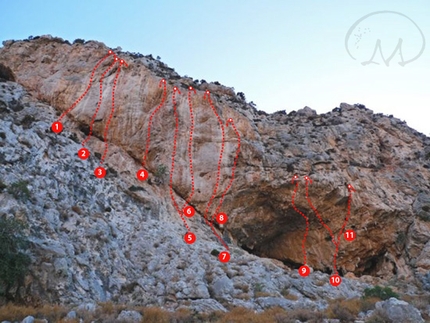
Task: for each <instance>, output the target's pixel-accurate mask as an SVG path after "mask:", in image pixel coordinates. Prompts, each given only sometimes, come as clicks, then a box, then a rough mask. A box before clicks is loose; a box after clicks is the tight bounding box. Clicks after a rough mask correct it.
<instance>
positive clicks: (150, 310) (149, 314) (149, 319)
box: [142, 307, 170, 323]
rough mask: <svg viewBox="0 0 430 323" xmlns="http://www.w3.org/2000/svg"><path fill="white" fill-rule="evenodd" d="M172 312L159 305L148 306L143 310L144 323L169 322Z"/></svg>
mask: <svg viewBox="0 0 430 323" xmlns="http://www.w3.org/2000/svg"><path fill="white" fill-rule="evenodd" d="M169 322H170V314H169V312H167V311H165V310H163V309H162V308H159V307H147V308H145V309H144V310H143V320H142V323H169Z"/></svg>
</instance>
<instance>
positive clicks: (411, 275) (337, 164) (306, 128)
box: [0, 37, 430, 307]
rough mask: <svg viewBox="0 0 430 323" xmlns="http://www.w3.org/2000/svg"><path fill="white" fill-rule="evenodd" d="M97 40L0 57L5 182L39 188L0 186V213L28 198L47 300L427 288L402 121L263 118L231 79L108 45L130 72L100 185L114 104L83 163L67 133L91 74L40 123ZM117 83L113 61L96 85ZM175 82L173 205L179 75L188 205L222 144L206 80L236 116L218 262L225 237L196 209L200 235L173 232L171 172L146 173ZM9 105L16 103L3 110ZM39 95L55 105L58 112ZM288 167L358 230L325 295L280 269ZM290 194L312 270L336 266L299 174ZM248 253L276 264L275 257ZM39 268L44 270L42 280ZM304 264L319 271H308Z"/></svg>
mask: <svg viewBox="0 0 430 323" xmlns="http://www.w3.org/2000/svg"><path fill="white" fill-rule="evenodd" d="M108 50H109V48H107V47H106V46H105V45H104V44H102V43H99V42H95V41H90V42H86V43H85V44H73V45H71V44H70V43H68V42H64V41H62V40H61V39H58V38H50V37H41V38H38V39H34V40H31V41H17V42H14V41H7V42H4V47H3V48H1V49H0V58H1V62H2V64H4V65H5V66H6V67H7V68H10V70H11V71H12V72H13V75H14V77H15V79H16V82H17V83H19V84H21V85H22V86H23V88H21V87H20V86H19V85H14V83H12V82H7V83H4V84H7V86H6V85H5V86H4V87H3V90H2V91H3V96H2V101H3V102H4V108H3V110H2V112H1V113H2V116H1V121H2V129H3V130H2V131H3V132H5V133H6V135H5V136H6V139H5V141H4V144H2V147H0V149H1V150H0V152H1V158H2V164H3V165H2V171H1V172H2V174H1V177H2V178H5V181H6V182H12V181H13V180H16V177H17V176H25V175H24V174H26V172H29V175H28V176H25V177H26V178H30V179H31V180H32V183H34V184H32V190H33V191H34V192H38V193H37V195H36V196H37V197H34V199H33V201H31V203H32V204H33V206H31V205H27V206H20V205H19V204H17V202H15V201H14V200H13V199H12V198H11V197H10V196H6V194H0V199H1V200H2V203H1V207H0V211H1V212H4V213H6V212H9V213H15V214H21V213H22V212H21V211H22V210H24V209H25V210H26V212H24V211H23V213H27V217H28V219H29V220H31V221H32V222H33V224H34V228H33V229H34V230H35V231H34V232H33V234H34V238H33V242H34V246H35V248H36V249H35V250H38V252H40V255H39V256H40V257H42V258H43V260H40V259H39V258H38V259H39V260H38V261H39V262H38V264H37V265H38V266H40V268H42V272H44V273H46V274H44V275H45V276H43V275H37V274H36V275H34V276H33V278H32V279H35V280H37V282H33V283H31V282H28V285H27V286H33V287H34V290H39V294H41V295H40V296H41V297H42V298H43V297H44V298H50V299H57V298H61V299H62V300H65V299H67V298H70V297H71V296H72V297H73V298H74V299H80V298H82V297H93V298H95V299H109V298H112V297H117V298H121V297H123V298H126V299H133V300H136V299H138V300H139V301H143V302H146V300H148V299H151V300H152V301H154V300H156V302H157V303H158V304H166V303H169V302H171V303H174V304H177V302H179V300H192V301H193V302H198V301H199V300H201V299H206V300H207V299H210V298H215V299H218V300H219V299H227V300H230V301H231V300H234V302H236V303H237V304H241V302H245V301H243V300H238V296H237V295H239V291H238V290H239V289H240V288H239V287H238V286H239V285H240V284H241V283H245V282H246V281H247V280H253V279H257V278H256V277H265V276H267V277H266V278H263V279H264V284H265V286H267V290H268V292H269V293H273V295H275V296H279V291H280V289H282V288H284V287H291V284H296V286H295V287H294V288H296V289H297V290H298V293H302V294H304V295H305V296H307V297H310V295H318V293H323V294H324V295H326V296H324V297H327V296H328V297H330V293H334V294H333V297H334V296H335V294H336V293H338V292H339V291H341V293H348V287H349V288H350V290H356V289H357V288H358V289H360V287H351V286H361V285H360V284H361V283H360V281H367V282H370V281H371V279H370V278H369V276H373V277H379V278H382V279H384V280H385V281H389V280H390V279H393V281H394V280H397V281H398V282H399V284H400V283H414V284H415V285H416V286H418V288H419V289H421V288H422V284H424V286H426V284H427V285H428V280H429V278H430V277H429V275H428V272H429V269H430V261H429V259H430V258H429V256H430V243H429V242H428V240H429V237H430V193H429V192H430V186H429V179H430V171H429V167H430V138H427V137H426V136H424V135H423V134H420V133H418V132H417V131H415V130H413V129H411V128H409V127H408V126H407V125H406V124H405V123H404V122H402V121H401V120H399V119H396V118H394V117H392V116H384V115H380V114H374V113H373V112H372V111H371V110H369V109H366V108H365V107H364V106H361V105H349V104H346V103H342V104H340V107H339V108H336V109H334V110H333V111H331V112H329V113H326V114H322V115H318V114H316V113H315V111H313V110H312V109H310V108H308V107H305V108H304V109H301V110H299V111H297V112H294V111H293V112H291V113H289V114H286V113H285V112H283V111H280V112H277V113H274V114H270V115H269V114H266V113H264V112H262V111H257V110H256V109H255V108H254V107H253V106H252V105H250V104H248V103H246V102H245V101H244V100H242V99H241V98H240V96H237V95H236V94H235V93H234V91H233V89H231V88H228V87H225V86H222V85H216V84H213V83H210V84H208V83H201V82H194V81H193V80H192V79H191V78H184V77H180V76H179V75H178V74H176V73H175V72H174V71H173V70H172V69H171V68H168V67H167V66H166V65H165V64H163V63H162V62H160V61H157V60H154V59H152V57H149V56H143V55H139V54H131V53H127V52H126V53H124V52H120V51H116V50H115V49H114V51H115V53H116V55H118V57H120V58H121V59H124V60H125V61H126V62H127V64H128V67H124V68H123V70H122V72H121V75H120V77H119V79H118V84H117V87H116V94H115V103H116V110H115V114H114V118H113V119H112V122H111V123H110V128H109V136H108V139H109V142H110V147H111V148H110V150H109V152H108V155H107V158H106V165H107V167H108V176H107V177H106V179H105V180H102V181H100V180H97V179H95V178H93V176H92V175H91V172H92V170H93V169H94V167H95V166H96V164H97V162H98V160H99V155H98V154H102V153H103V149H104V144H103V141H102V139H103V132H104V129H105V125H106V123H107V120H108V114H109V112H110V105H109V104H110V103H108V104H102V105H101V108H100V112H99V115H98V117H97V119H96V120H95V124H94V137H93V138H92V139H91V140H90V141H89V142H88V147H89V149H90V150H91V152H92V153H93V154H92V156H91V158H90V159H89V161H88V162H82V161H80V160H79V159H78V158H77V156H76V151H77V150H78V149H79V144H77V143H78V142H81V141H82V140H83V139H84V138H85V137H86V134H87V133H88V125H89V124H90V122H91V118H92V116H93V113H94V110H95V108H96V105H97V102H98V99H99V92H98V87H97V84H96V85H95V86H94V87H93V88H92V89H91V90H90V91H89V92H88V95H87V96H86V97H85V98H84V99H83V100H82V101H81V102H80V103H79V104H78V105H77V106H76V108H75V109H73V110H72V111H71V112H70V114H69V115H68V117H66V118H65V120H64V127H65V130H64V131H63V132H62V133H61V134H60V135H55V134H53V133H50V131H49V127H50V125H51V123H52V122H53V121H55V119H56V118H57V117H58V115H59V114H60V113H62V112H64V111H66V110H67V109H68V108H69V107H70V106H71V105H72V104H73V103H74V102H75V101H76V100H77V99H78V97H79V96H80V95H81V94H82V93H83V92H84V91H85V89H86V87H87V84H88V81H89V78H90V74H91V70H92V69H93V67H94V66H95V65H96V64H97V62H98V61H99V60H100V58H102V57H103V56H105V55H106V53H107V52H108ZM108 66H109V62H104V63H103V64H102V66H101V69H102V70H103V69H106V68H107V67H108ZM96 78H100V74H98V75H97V76H96ZM114 78H115V71H111V72H109V73H108V74H107V75H106V84H112V82H113V80H114ZM162 79H166V80H167V96H166V98H167V99H166V102H165V106H164V107H163V108H161V109H160V110H159V113H158V114H157V115H156V116H155V117H154V119H153V125H152V129H153V132H152V134H151V147H150V151H149V155H148V163H147V167H148V170H149V171H150V178H152V179H153V180H152V181H151V180H150V181H146V182H139V181H137V180H136V178H135V173H136V171H137V170H138V169H139V168H140V165H139V164H140V161H141V160H142V156H143V154H144V151H145V144H146V138H147V125H148V121H149V118H150V115H151V114H152V113H153V112H154V110H155V109H156V108H157V107H158V105H159V104H160V101H161V99H162V96H163V90H162V88H160V87H159V83H160V80H162ZM175 86H176V87H178V89H179V90H180V91H181V92H182V94H181V95H178V96H177V101H178V106H177V110H178V114H179V116H178V117H179V120H180V123H181V127H180V128H179V136H178V138H179V139H178V140H179V141H178V144H177V152H176V154H177V158H176V166H175V169H176V173H175V175H174V178H173V188H174V194H175V198H176V199H178V200H180V201H182V202H183V201H185V200H186V199H187V197H188V196H189V194H190V185H191V179H190V176H189V175H188V174H189V164H188V159H187V158H186V157H187V154H188V151H187V149H188V146H187V139H186V138H187V129H188V128H189V126H190V124H189V122H190V121H189V120H190V119H189V115H188V110H189V106H188V99H187V95H186V93H187V91H188V87H189V86H192V87H194V88H195V89H196V90H197V92H196V94H195V95H194V94H193V95H192V96H191V97H192V105H193V107H194V109H195V115H196V120H195V121H196V122H195V129H194V132H195V136H194V142H193V159H194V165H193V167H194V174H195V194H194V196H193V198H192V201H191V204H192V205H193V206H194V207H195V208H196V210H197V213H198V214H199V215H202V214H203V213H204V212H205V208H206V205H207V203H208V201H209V200H210V199H211V195H212V192H213V189H214V186H215V184H216V181H217V176H216V171H217V165H218V154H219V149H220V145H221V135H220V127H219V123H218V120H217V118H216V117H215V116H214V113H213V111H212V109H211V107H210V104H209V103H208V102H207V101H205V100H204V99H203V97H204V94H205V91H206V90H209V91H210V95H211V98H212V101H213V104H214V107H215V109H216V111H217V113H218V114H219V116H220V118H221V119H222V120H223V121H224V122H225V121H227V119H228V118H232V119H233V120H234V124H235V125H236V127H237V130H238V132H239V133H240V137H241V149H240V154H239V159H238V162H237V168H236V170H235V175H236V176H235V180H234V181H233V184H232V187H231V188H230V190H229V191H228V192H227V194H226V196H225V199H224V203H223V205H222V209H221V210H222V211H223V212H225V213H226V214H228V216H229V221H228V223H227V224H226V225H225V226H224V227H223V228H219V227H218V228H217V231H218V232H219V234H220V235H222V236H223V237H224V239H225V240H226V241H229V242H230V246H231V247H232V248H233V249H232V250H233V251H232V260H231V262H230V263H229V264H227V265H222V264H220V263H219V262H218V261H217V259H216V258H215V257H213V256H211V255H210V251H211V250H212V249H218V250H220V249H222V246H221V245H220V244H219V242H218V240H216V239H215V236H214V235H212V233H211V231H210V229H209V228H208V227H207V226H206V224H204V223H203V221H202V217H201V216H196V217H194V218H193V219H192V220H191V221H190V223H191V226H192V228H193V231H195V232H196V235H197V238H198V241H197V243H196V244H195V245H193V247H192V248H190V247H189V246H187V245H185V244H184V243H183V240H182V239H183V235H184V234H185V228H184V227H183V226H182V223H181V220H180V218H179V216H178V214H177V212H176V211H175V209H174V208H173V206H172V202H171V199H170V198H171V197H170V196H169V193H168V183H167V182H168V178H165V179H164V180H161V181H159V182H157V183H156V182H155V181H154V178H155V177H157V176H156V174H157V172H158V171H159V167H160V165H168V166H170V164H171V160H170V158H171V154H172V149H173V148H172V138H173V137H174V129H175V127H174V125H175V117H174V113H173V104H172V91H173V87H175ZM26 91H28V93H29V94H30V95H28V94H26ZM110 91H111V90H110V88H109V87H108V86H106V88H105V91H104V92H103V98H105V99H106V101H108V102H109V100H110ZM10 93H11V94H10ZM36 99H37V100H39V101H42V102H44V104H42V103H40V102H37V101H36ZM14 102H15V103H16V102H20V104H22V105H23V107H24V109H23V110H22V111H15V112H13V108H12V106H13V104H15V103H14ZM0 103H1V102H0ZM45 104H46V105H50V106H52V107H53V108H55V110H56V112H57V116H55V112H54V111H53V109H52V108H50V107H47V106H46V105H45ZM18 110H19V109H18ZM15 114H17V115H15ZM25 115H27V116H31V117H32V118H35V120H36V121H35V122H32V130H31V131H30V130H28V129H25V127H24V125H23V124H22V119H23V118H24V116H25ZM17 120H18V121H17ZM17 122H20V123H21V124H20V125H19V124H18V125H17V124H16V123H17ZM225 131H226V132H225V138H226V142H225V150H224V158H223V160H222V163H221V170H220V189H219V190H218V193H217V195H216V197H215V200H214V205H216V204H217V203H218V202H219V200H220V198H222V196H221V193H220V192H222V191H223V190H224V189H226V188H227V187H228V185H229V182H230V179H231V173H232V167H233V160H234V156H235V153H236V148H237V146H236V144H237V138H236V135H235V133H234V131H233V130H232V129H231V128H228V127H226V128H225ZM24 166H25V167H24ZM294 174H298V175H299V176H300V177H301V178H303V176H304V175H309V176H310V177H311V178H312V181H313V183H312V184H311V185H310V186H309V196H310V198H311V199H312V202H313V204H314V206H315V208H316V209H318V211H319V213H320V214H321V216H322V218H323V219H324V221H325V223H327V225H328V226H329V227H330V228H331V229H332V230H333V231H334V232H338V231H339V230H340V229H341V227H342V225H343V222H344V218H345V214H346V210H347V201H348V189H347V187H346V185H345V184H346V183H350V184H352V185H353V187H354V188H355V190H356V192H355V193H354V196H353V200H352V205H351V219H350V221H349V222H348V228H352V229H354V230H355V232H356V233H357V238H356V239H355V241H354V242H351V243H348V242H346V241H344V240H342V243H341V244H340V248H339V251H340V252H339V257H338V262H337V263H338V270H339V273H340V274H341V275H344V276H345V277H350V278H351V280H348V279H346V278H345V279H344V282H343V283H342V285H341V287H339V289H337V290H336V291H335V290H334V289H333V287H331V286H326V288H324V289H323V288H322V287H318V286H315V285H313V287H312V288H311V289H308V288H305V287H304V285H303V284H306V279H303V278H300V277H295V278H294V275H292V274H291V273H290V271H289V270H290V269H288V267H289V268H292V269H297V268H298V267H299V266H300V265H301V264H302V262H303V254H302V240H303V234H304V231H305V226H306V222H305V221H304V219H303V217H301V216H300V214H298V213H297V212H296V211H295V210H294V208H293V206H292V204H291V199H292V194H293V191H294V188H295V186H294V185H293V184H292V183H291V178H292V177H293V175H294ZM158 175H160V174H158ZM167 177H168V176H167ZM42 192H43V194H42ZM60 202H61V203H60ZM182 202H181V203H182ZM29 203H30V202H29ZM60 204H61V205H62V206H61V208H62V210H61V208H60ZM295 204H296V206H297V207H298V208H299V209H300V210H301V211H302V212H303V213H304V214H306V215H307V216H308V217H309V219H310V229H309V235H308V237H307V242H306V248H307V256H308V264H309V266H311V267H312V268H313V269H314V270H316V271H321V272H323V273H331V272H332V270H333V268H332V260H333V253H334V249H335V248H334V246H333V244H332V242H331V239H330V236H329V235H328V233H327V230H326V229H325V228H324V227H323V226H322V225H321V223H320V221H319V220H318V218H317V217H316V216H315V214H314V212H313V210H312V209H311V207H310V206H309V204H308V202H307V200H306V198H305V192H304V182H303V181H302V183H301V186H300V190H299V192H298V194H297V198H296V201H295ZM72 207H74V208H72ZM30 211H31V214H29V213H28V212H30ZM20 212H21V213H20ZM36 231H39V232H36ZM40 231H43V232H40ZM38 235H40V237H38ZM47 241H48V242H47ZM67 241H69V242H70V243H67ZM77 249H78V250H77ZM243 250H245V251H243ZM189 253H191V255H190V254H189ZM248 253H251V254H254V255H256V256H258V257H265V258H273V259H276V260H279V261H281V262H275V263H274V264H272V263H270V262H267V261H266V260H261V259H260V258H258V257H255V256H252V255H249V254H248ZM173 259H175V260H173ZM172 263H175V266H176V269H174V270H173V269H172V268H173V267H171V264H172ZM282 263H283V264H284V265H287V266H288V267H285V266H284V265H282ZM243 266H245V267H243ZM242 267H243V268H242ZM70 268H73V270H72V272H71V271H70V270H69V269H70ZM257 268H258V269H257ZM262 268H265V269H262ZM245 272H247V273H248V274H245ZM50 273H51V274H52V275H53V277H55V280H52V281H51V280H50V279H48V276H49V275H51V274H50ZM286 273H288V275H285V274H286ZM246 275H248V276H246ZM291 275H292V276H291ZM312 275H322V276H321V277H326V276H324V275H323V274H321V273H317V272H314V273H313V274H312ZM208 276H211V277H208ZM286 276H288V277H286ZM354 276H355V277H354ZM360 276H363V277H362V278H361V279H358V278H356V277H360ZM269 277H270V278H269ZM318 277H319V276H318ZM292 281H294V282H293V283H292ZM51 282H52V284H53V285H50V284H51ZM148 282H150V283H148ZM354 284H355V285H354ZM37 286H39V287H40V286H43V288H41V289H37ZM70 286H73V288H71V289H70ZM399 288H400V286H399ZM411 288H412V287H411ZM41 290H43V291H44V293H46V294H45V295H42V293H41V292H40V291H41ZM323 290H324V292H323ZM242 293H243V291H242ZM276 293H278V294H276ZM82 295H84V296H82ZM120 295H123V296H120ZM305 296H303V297H305ZM336 296H339V295H336ZM321 297H322V296H321ZM144 300H145V301H144ZM264 302H269V301H267V300H260V301H255V302H253V303H252V304H254V305H252V306H257V305H255V304H259V305H258V306H261V307H264V306H265V305H264V304H266V303H264ZM263 303H264V304H263ZM262 304H263V305H262ZM216 306H218V305H216ZM216 306H215V307H216ZM219 306H222V305H219ZM285 306H287V305H285ZM288 306H290V305H288Z"/></svg>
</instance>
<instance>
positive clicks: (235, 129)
mask: <svg viewBox="0 0 430 323" xmlns="http://www.w3.org/2000/svg"><path fill="white" fill-rule="evenodd" d="M229 123H231V125H232V126H233V130H234V132H235V133H236V137H237V148H236V156H235V157H234V163H233V167H232V169H231V178H230V182H229V184H228V186H227V187H226V189H225V190H224V192H223V193H222V196H221V199H220V201H219V203H218V207H217V208H216V210H215V213H214V214H213V215H212V222H213V221H214V220H215V217H216V216H217V214H218V212H219V210H220V209H221V206H222V203H223V202H224V198H225V195H226V194H227V192H228V190H229V189H230V188H231V186H232V185H233V181H234V174H235V171H236V166H237V161H238V160H239V153H240V134H239V131H237V128H236V126H235V125H234V122H233V120H232V119H228V120H227V123H226V124H227V126H228V125H229Z"/></svg>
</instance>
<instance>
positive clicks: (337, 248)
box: [333, 189, 352, 275]
mask: <svg viewBox="0 0 430 323" xmlns="http://www.w3.org/2000/svg"><path fill="white" fill-rule="evenodd" d="M351 201H352V190H351V189H349V195H348V211H347V215H346V218H345V221H344V223H343V226H342V229H341V230H340V232H339V235H338V237H337V243H336V251H335V253H334V256H333V265H334V271H335V273H336V275H337V273H338V272H337V266H336V262H337V255H338V253H339V246H340V238H341V237H342V234H343V232H344V230H345V228H346V226H347V224H348V221H349V217H350V216H351Z"/></svg>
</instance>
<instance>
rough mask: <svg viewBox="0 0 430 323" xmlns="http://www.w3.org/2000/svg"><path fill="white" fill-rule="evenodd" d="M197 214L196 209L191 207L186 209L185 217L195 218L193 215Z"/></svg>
mask: <svg viewBox="0 0 430 323" xmlns="http://www.w3.org/2000/svg"><path fill="white" fill-rule="evenodd" d="M195 213H196V211H195V210H194V208H193V207H192V206H190V205H188V206H186V207H184V215H185V216H186V217H188V218H191V217H193V215H194V214H195Z"/></svg>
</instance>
